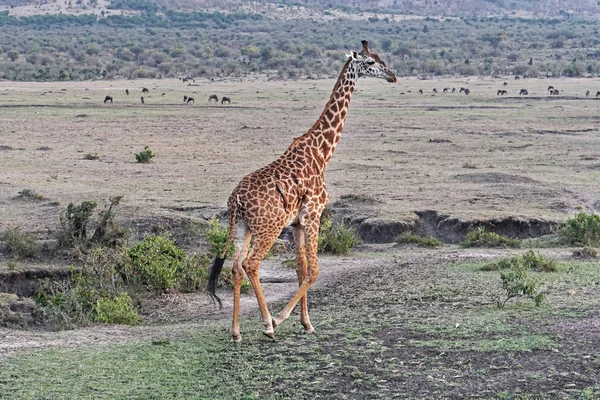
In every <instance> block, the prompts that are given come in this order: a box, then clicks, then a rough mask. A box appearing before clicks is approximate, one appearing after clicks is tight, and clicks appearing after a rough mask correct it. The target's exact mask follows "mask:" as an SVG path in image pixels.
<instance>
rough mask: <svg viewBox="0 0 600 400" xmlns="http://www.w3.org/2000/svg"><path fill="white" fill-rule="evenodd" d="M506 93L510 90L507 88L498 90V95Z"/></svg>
mask: <svg viewBox="0 0 600 400" xmlns="http://www.w3.org/2000/svg"><path fill="white" fill-rule="evenodd" d="M505 94H508V92H507V91H506V90H502V89H500V90H498V95H500V96H504V95H505Z"/></svg>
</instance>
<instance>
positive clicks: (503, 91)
mask: <svg viewBox="0 0 600 400" xmlns="http://www.w3.org/2000/svg"><path fill="white" fill-rule="evenodd" d="M528 78H529V77H528V76H527V75H523V78H522V79H528ZM179 79H180V80H182V81H183V82H188V81H193V82H196V81H195V80H194V79H192V78H190V77H185V78H179ZM519 79H521V77H520V76H518V75H516V76H515V80H519ZM502 86H504V87H507V86H508V82H504V83H503V84H502ZM432 91H433V93H438V90H437V89H436V88H433V90H432ZM408 92H409V93H410V90H409V91H408ZM456 92H457V90H456V88H449V87H445V88H443V89H442V93H456ZM547 92H548V94H550V95H553V96H558V95H560V90H559V89H556V88H555V87H554V86H548V89H547ZM145 93H150V90H149V89H148V88H142V94H145ZM458 93H464V94H466V95H467V96H468V95H469V94H470V93H471V90H470V89H468V88H464V87H461V88H460V89H459V90H458ZM125 94H126V95H129V89H125ZM401 94H404V92H402V93H401ZM419 94H424V91H423V89H419ZM496 94H497V95H498V96H506V95H508V90H506V89H498V91H497V92H496ZM528 94H529V91H528V90H527V89H521V90H519V95H520V96H526V95H528ZM590 94H592V92H590V91H589V90H586V92H585V95H586V97H589V96H590ZM165 95H166V93H163V94H162V96H165ZM598 97H600V90H599V91H597V92H596V98H598ZM208 101H209V102H214V103H219V97H218V96H217V95H216V94H211V95H210V96H208ZM220 101H221V104H231V99H230V98H229V97H226V96H223V97H222V98H221V100H220ZM108 102H110V103H112V102H113V97H112V96H106V97H104V103H105V104H106V103H108ZM140 102H141V103H142V104H145V100H144V96H142V97H140ZM183 102H184V103H186V104H190V103H192V104H194V103H195V102H196V101H195V99H194V98H193V97H190V96H187V95H186V96H183Z"/></svg>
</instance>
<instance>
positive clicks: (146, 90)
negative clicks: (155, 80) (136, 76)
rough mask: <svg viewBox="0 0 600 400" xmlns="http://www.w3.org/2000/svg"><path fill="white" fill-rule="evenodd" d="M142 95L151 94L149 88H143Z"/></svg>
mask: <svg viewBox="0 0 600 400" xmlns="http://www.w3.org/2000/svg"><path fill="white" fill-rule="evenodd" d="M142 93H150V91H149V90H148V88H142Z"/></svg>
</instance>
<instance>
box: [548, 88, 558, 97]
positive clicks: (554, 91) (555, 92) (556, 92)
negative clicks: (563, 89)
mask: <svg viewBox="0 0 600 400" xmlns="http://www.w3.org/2000/svg"><path fill="white" fill-rule="evenodd" d="M550 94H553V95H555V96H558V95H559V94H560V90H558V89H554V90H551V91H550Z"/></svg>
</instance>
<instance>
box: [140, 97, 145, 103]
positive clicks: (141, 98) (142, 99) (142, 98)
mask: <svg viewBox="0 0 600 400" xmlns="http://www.w3.org/2000/svg"><path fill="white" fill-rule="evenodd" d="M140 100H141V101H142V104H144V96H142V97H140Z"/></svg>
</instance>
